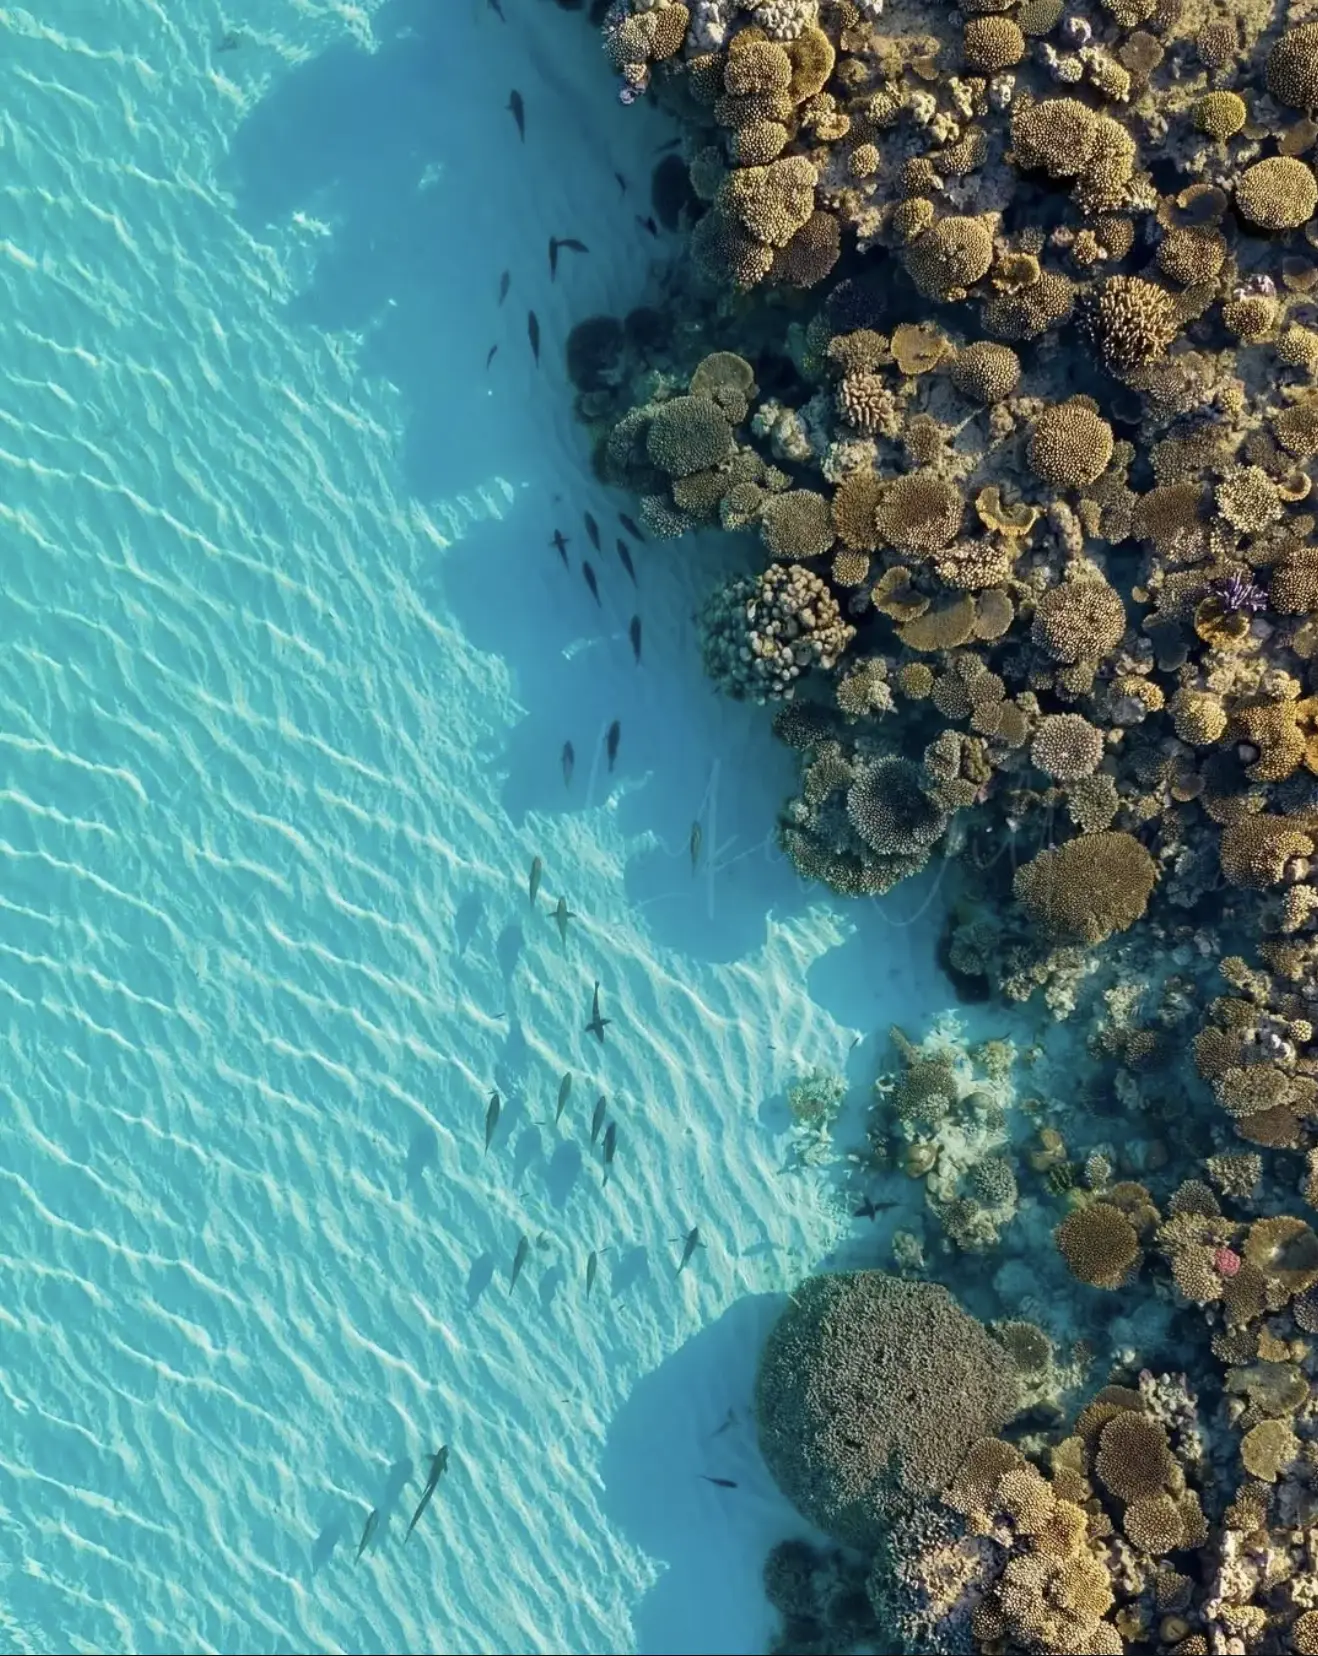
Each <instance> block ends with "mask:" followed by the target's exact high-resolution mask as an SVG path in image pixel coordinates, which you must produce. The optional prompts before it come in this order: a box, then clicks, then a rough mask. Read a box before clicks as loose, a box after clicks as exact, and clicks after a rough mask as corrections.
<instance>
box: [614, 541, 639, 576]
mask: <svg viewBox="0 0 1318 1656" xmlns="http://www.w3.org/2000/svg"><path fill="white" fill-rule="evenodd" d="M618 556H619V557H620V558H621V559H622V567H623V568H624V569H625V570H626V571H627V573H628V574H629V575H630V576H631V578H632V585H633V586H635V585H636V566H635V565H634V564H633V563H632V555H631V553H630V551H629V550H628V548H627V542H626V541H625V540H623V539H622V538H621V537H619V540H618Z"/></svg>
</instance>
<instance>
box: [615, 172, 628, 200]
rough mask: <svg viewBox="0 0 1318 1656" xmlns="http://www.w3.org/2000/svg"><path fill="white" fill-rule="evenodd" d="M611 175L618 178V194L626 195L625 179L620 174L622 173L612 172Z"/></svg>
mask: <svg viewBox="0 0 1318 1656" xmlns="http://www.w3.org/2000/svg"><path fill="white" fill-rule="evenodd" d="M613 176H614V177H615V178H616V179H617V180H618V194H619V195H626V194H627V180H626V179H625V178H624V177H623V176H622V174H621V173H620V172H616V173H614V175H613Z"/></svg>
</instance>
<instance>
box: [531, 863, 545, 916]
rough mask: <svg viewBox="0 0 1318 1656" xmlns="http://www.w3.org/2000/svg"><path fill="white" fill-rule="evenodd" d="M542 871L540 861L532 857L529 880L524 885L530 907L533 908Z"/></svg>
mask: <svg viewBox="0 0 1318 1656" xmlns="http://www.w3.org/2000/svg"><path fill="white" fill-rule="evenodd" d="M544 871H545V865H544V863H543V862H542V861H541V859H540V858H539V857H532V858H531V878H530V879H529V880H528V881H527V883H526V889H527V893H528V895H529V896H530V899H531V903H532V906H534V904H535V900H536V897H537V895H538V893H539V891H540V876H541V875H542V874H543V873H544Z"/></svg>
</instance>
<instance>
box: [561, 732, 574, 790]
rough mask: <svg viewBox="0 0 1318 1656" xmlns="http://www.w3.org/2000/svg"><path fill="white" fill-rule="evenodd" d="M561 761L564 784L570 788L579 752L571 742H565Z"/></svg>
mask: <svg viewBox="0 0 1318 1656" xmlns="http://www.w3.org/2000/svg"><path fill="white" fill-rule="evenodd" d="M561 762H562V766H563V786H564V787H565V788H570V787H571V786H572V772H573V769H574V768H575V766H576V762H577V752H576V749H575V748H574V747H573V746H572V744H571V742H564V743H563V753H562V761H561Z"/></svg>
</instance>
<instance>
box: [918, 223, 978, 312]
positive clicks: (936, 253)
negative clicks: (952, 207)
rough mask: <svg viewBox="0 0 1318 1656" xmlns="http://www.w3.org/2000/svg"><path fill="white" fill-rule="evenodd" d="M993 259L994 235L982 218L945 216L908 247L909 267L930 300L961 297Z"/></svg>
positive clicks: (921, 290) (921, 289)
mask: <svg viewBox="0 0 1318 1656" xmlns="http://www.w3.org/2000/svg"><path fill="white" fill-rule="evenodd" d="M992 262H993V237H992V236H991V235H990V234H989V232H988V229H987V228H986V226H985V225H984V224H983V222H982V221H981V220H980V219H975V218H945V219H939V220H938V222H937V223H936V224H934V225H932V226H931V227H930V228H929V229H928V230H926V231H925V232H924V233H923V235H920V236H917V237H916V239H915V240H914V241H913V242H912V243H911V245H910V246H909V247H908V248H907V250H906V268H907V269H908V270H909V271H910V273H911V280H912V281H913V282H914V283H915V285H916V287H918V288H919V290H920V292H921V293H923V294H925V295H926V296H927V297H928V298H931V299H949V298H961V297H963V296H964V294H965V290H966V289H967V288H968V287H970V286H971V284H972V283H974V282H977V281H978V280H979V279H980V277H981V276H983V275H984V274H985V272H986V271H987V270H988V267H989V265H990V264H992Z"/></svg>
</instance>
